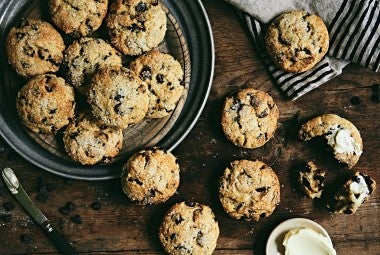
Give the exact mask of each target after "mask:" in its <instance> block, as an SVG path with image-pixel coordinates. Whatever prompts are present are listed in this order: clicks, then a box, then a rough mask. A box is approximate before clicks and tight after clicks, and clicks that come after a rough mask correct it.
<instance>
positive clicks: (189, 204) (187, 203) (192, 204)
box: [185, 201, 195, 207]
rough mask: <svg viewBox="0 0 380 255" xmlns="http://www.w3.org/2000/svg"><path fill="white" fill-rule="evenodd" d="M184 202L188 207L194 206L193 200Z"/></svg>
mask: <svg viewBox="0 0 380 255" xmlns="http://www.w3.org/2000/svg"><path fill="white" fill-rule="evenodd" d="M185 204H186V205H187V206H190V207H194V206H195V202H194V201H190V202H185Z"/></svg>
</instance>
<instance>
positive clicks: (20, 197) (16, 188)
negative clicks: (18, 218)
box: [2, 168, 77, 255]
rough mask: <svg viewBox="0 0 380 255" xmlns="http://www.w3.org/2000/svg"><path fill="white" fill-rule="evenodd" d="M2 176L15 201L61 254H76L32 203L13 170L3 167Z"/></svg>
mask: <svg viewBox="0 0 380 255" xmlns="http://www.w3.org/2000/svg"><path fill="white" fill-rule="evenodd" d="M2 177H3V179H4V182H5V184H6V186H7V187H8V189H9V191H10V192H11V193H12V194H13V195H14V196H15V198H16V199H17V201H18V202H19V203H20V204H21V205H22V207H23V208H24V209H25V210H26V211H27V212H28V213H29V215H30V216H31V217H32V218H33V219H34V220H35V221H36V222H37V223H38V224H39V225H40V226H41V227H42V228H43V229H44V230H45V232H46V234H47V235H48V237H49V238H50V239H51V240H52V242H53V243H54V245H55V246H56V248H57V249H58V250H59V251H60V252H61V254H65V255H66V254H67V255H72V254H77V253H76V252H75V250H74V248H73V247H72V246H71V245H70V244H69V242H68V241H67V240H66V239H65V238H64V237H63V236H62V235H61V234H60V233H59V232H58V231H57V230H55V229H54V228H53V227H52V226H51V224H50V222H49V220H48V219H47V218H46V216H45V215H44V214H43V213H42V212H41V210H40V209H38V208H37V206H36V205H35V204H34V203H33V201H32V200H31V199H30V197H29V196H28V194H27V193H26V192H25V190H24V188H23V187H22V185H21V184H20V182H19V180H18V178H17V176H16V175H15V173H14V172H13V170H12V169H11V168H4V169H3V171H2Z"/></svg>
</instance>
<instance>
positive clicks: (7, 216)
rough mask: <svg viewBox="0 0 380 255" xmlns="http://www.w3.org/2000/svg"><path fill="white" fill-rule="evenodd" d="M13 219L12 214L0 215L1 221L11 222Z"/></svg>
mask: <svg viewBox="0 0 380 255" xmlns="http://www.w3.org/2000/svg"><path fill="white" fill-rule="evenodd" d="M11 220H12V215H10V214H3V215H0V221H1V222H4V223H7V222H11Z"/></svg>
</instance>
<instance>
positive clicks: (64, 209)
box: [58, 207, 70, 215]
mask: <svg viewBox="0 0 380 255" xmlns="http://www.w3.org/2000/svg"><path fill="white" fill-rule="evenodd" d="M58 211H59V212H60V213H62V214H63V215H69V214H70V210H69V208H66V207H61V208H59V209H58Z"/></svg>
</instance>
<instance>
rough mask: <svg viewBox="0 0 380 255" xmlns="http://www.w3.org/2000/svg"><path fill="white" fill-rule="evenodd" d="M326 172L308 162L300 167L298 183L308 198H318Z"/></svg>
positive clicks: (313, 163)
mask: <svg viewBox="0 0 380 255" xmlns="http://www.w3.org/2000/svg"><path fill="white" fill-rule="evenodd" d="M325 174H326V172H325V171H324V170H323V169H321V168H320V167H318V166H317V164H316V163H315V162H313V161H309V162H307V163H305V164H304V165H302V166H301V168H300V170H299V172H298V183H299V184H300V187H301V189H302V191H303V192H304V193H305V194H306V195H307V196H308V197H309V198H312V199H314V198H320V197H321V195H322V192H323V187H324V181H325Z"/></svg>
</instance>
